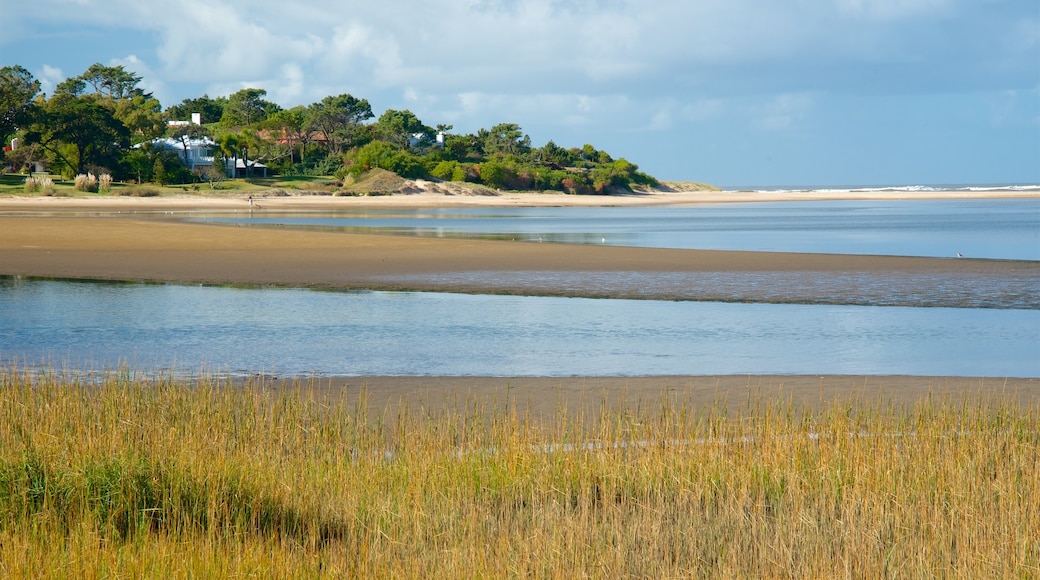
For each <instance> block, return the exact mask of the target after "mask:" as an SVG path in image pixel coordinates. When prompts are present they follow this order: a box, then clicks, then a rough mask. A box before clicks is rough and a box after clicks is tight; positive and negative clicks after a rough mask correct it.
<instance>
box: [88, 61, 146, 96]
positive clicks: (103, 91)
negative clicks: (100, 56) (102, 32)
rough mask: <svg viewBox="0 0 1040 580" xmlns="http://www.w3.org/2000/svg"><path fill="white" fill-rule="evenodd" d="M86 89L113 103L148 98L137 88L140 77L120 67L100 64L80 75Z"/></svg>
mask: <svg viewBox="0 0 1040 580" xmlns="http://www.w3.org/2000/svg"><path fill="white" fill-rule="evenodd" d="M78 78H79V80H81V81H83V83H84V84H85V86H86V88H87V89H93V90H94V93H93V94H95V95H97V96H99V97H108V98H110V99H112V100H114V101H119V100H122V99H129V98H132V97H134V96H148V97H150V96H151V94H149V93H145V92H144V91H143V90H142V89H141V88H140V87H139V86H138V84H140V82H141V77H140V76H138V75H137V74H135V73H133V72H131V71H128V70H126V69H125V68H123V66H122V65H120V66H105V65H103V64H101V63H95V64H92V65H90V68H88V69H87V70H86V72H84V73H83V74H82V75H80V76H79V77H78Z"/></svg>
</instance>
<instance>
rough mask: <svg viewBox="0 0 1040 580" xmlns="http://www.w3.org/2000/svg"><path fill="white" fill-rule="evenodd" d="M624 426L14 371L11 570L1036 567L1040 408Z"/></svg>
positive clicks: (291, 389) (14, 573)
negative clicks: (1039, 417) (378, 405)
mask: <svg viewBox="0 0 1040 580" xmlns="http://www.w3.org/2000/svg"><path fill="white" fill-rule="evenodd" d="M604 409H605V410H604V411H603V412H602V413H601V414H599V415H596V416H585V415H582V414H581V413H574V412H573V410H568V409H566V408H560V409H559V410H558V412H557V413H555V414H553V415H552V416H549V417H542V416H535V415H533V414H532V413H531V412H529V411H528V410H526V408H525V405H524V401H523V398H522V396H517V395H515V394H514V395H513V398H512V399H510V400H496V401H491V402H489V401H486V400H478V399H471V398H463V399H460V400H459V401H457V403H456V404H455V405H448V406H447V407H439V406H427V405H425V404H423V402H422V401H421V400H415V401H411V402H402V403H401V404H400V405H397V406H395V407H394V408H392V409H378V408H373V407H371V406H370V405H369V404H368V403H367V399H366V396H365V393H364V392H347V391H346V390H337V389H331V388H328V387H326V386H324V385H322V384H321V382H320V381H318V380H310V381H298V382H296V383H294V384H292V385H289V386H284V385H282V386H278V385H273V384H271V383H269V382H266V381H265V380H264V379H262V378H257V377H255V378H254V379H252V380H248V381H244V382H243V383H234V384H233V383H231V382H229V381H227V380H224V379H218V378H212V377H207V376H202V375H200V376H198V377H194V378H190V379H175V378H171V377H164V376H150V377H146V376H142V375H137V374H135V373H134V372H132V371H129V370H122V371H118V372H114V373H62V372H49V371H46V370H44V371H40V370H38V369H34V370H27V369H20V368H16V367H4V368H0V576H3V577H7V578H10V577H48V576H53V575H61V576H68V577H101V576H130V577H187V576H204V577H212V576H221V577H228V576H239V575H261V576H269V577H317V576H324V575H327V576H333V577H358V576H360V577H398V576H409V577H474V576H477V577H479V576H543V577H563V576H566V577H583V576H584V577H589V576H594V577H622V576H635V577H679V576H682V577H687V576H720V577H777V576H783V577H792V576H793V577H821V576H835V575H842V576H851V577H880V576H905V577H933V576H942V577H948V576H957V577H1032V576H1035V575H1037V573H1038V572H1040V540H1038V539H1037V535H1036V530H1037V529H1040V507H1038V506H1040V455H1038V453H1037V449H1038V448H1040V433H1038V412H1040V408H1038V407H1037V406H1036V404H1035V403H1030V404H1025V405H1024V406H1023V404H1022V403H1020V402H1015V401H1013V400H1011V399H1008V400H1001V399H1000V397H999V396H996V397H994V396H988V397H982V396H980V397H979V398H978V399H970V398H969V399H963V400H945V399H942V398H940V397H935V396H930V397H926V398H923V399H922V400H920V401H919V402H918V403H916V404H914V405H911V406H897V405H893V404H889V403H886V402H885V401H884V400H877V401H862V400H860V401H841V400H837V401H834V402H833V403H830V404H826V403H824V404H821V405H820V406H818V407H813V408H795V407H794V406H792V405H791V404H790V403H784V402H783V401H782V400H778V399H770V400H769V401H761V400H755V399H753V398H749V399H748V400H747V401H746V402H745V403H741V404H739V405H736V406H734V405H731V404H726V402H725V401H720V402H719V404H716V405H714V406H710V407H708V408H702V407H696V406H691V405H689V404H685V403H683V402H682V401H681V400H676V401H672V402H666V403H656V404H646V403H643V402H641V401H631V402H629V403H627V404H626V403H619V404H612V405H611V406H609V407H604Z"/></svg>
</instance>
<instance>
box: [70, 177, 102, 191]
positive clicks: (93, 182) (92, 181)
mask: <svg viewBox="0 0 1040 580" xmlns="http://www.w3.org/2000/svg"><path fill="white" fill-rule="evenodd" d="M73 188H74V189H75V190H76V191H86V192H90V193H93V192H96V191H97V190H98V179H97V177H96V176H95V175H94V174H93V173H87V174H86V175H84V174H82V173H80V174H79V175H77V176H76V181H75V184H74V185H73Z"/></svg>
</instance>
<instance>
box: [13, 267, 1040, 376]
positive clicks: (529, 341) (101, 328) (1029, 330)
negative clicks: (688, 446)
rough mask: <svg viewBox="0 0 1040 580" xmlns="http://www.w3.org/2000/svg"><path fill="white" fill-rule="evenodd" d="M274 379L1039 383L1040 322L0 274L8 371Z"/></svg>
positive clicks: (891, 310) (995, 313)
mask: <svg viewBox="0 0 1040 580" xmlns="http://www.w3.org/2000/svg"><path fill="white" fill-rule="evenodd" d="M12 360H16V361H19V362H20V363H22V364H26V363H27V364H30V365H35V364H41V363H44V364H50V365H56V366H61V365H66V366H68V367H69V368H71V369H73V370H84V369H98V370H104V369H112V368H114V367H116V366H118V365H120V364H129V365H130V366H131V367H133V368H135V369H144V370H175V371H179V372H184V373H192V372H197V371H199V370H201V369H203V368H207V369H209V370H212V371H217V372H225V373H231V374H247V373H252V372H260V371H264V372H269V373H273V374H277V375H281V376H284V375H300V374H310V373H316V374H324V375H499V376H513V375H550V376H566V375H663V374H696V375H700V374H731V373H737V374H739V373H785V374H794V373H827V374H843V373H855V374H858V373H863V374H909V375H945V374H952V375H965V376H1024V377H1037V376H1040V310H992V309H965V308H958V309H947V308H897V307H868V306H824V305H813V306H801V305H777V304H723V303H711V302H661V301H650V300H590V299H578V298H538V297H515V296H470V295H458V294H436V293H386V292H318V291H309V290H286V289H232V288H214V287H189V286H176V285H144V284H107V283H76V282H53V281H35V280H25V279H17V278H0V361H3V362H4V363H10V362H11V361H12Z"/></svg>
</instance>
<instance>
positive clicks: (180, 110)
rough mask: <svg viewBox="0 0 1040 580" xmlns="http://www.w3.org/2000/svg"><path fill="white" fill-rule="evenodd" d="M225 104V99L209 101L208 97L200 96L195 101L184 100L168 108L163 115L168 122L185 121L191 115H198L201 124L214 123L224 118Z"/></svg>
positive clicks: (218, 98)
mask: <svg viewBox="0 0 1040 580" xmlns="http://www.w3.org/2000/svg"><path fill="white" fill-rule="evenodd" d="M227 102H228V99H227V97H217V98H215V99H211V98H210V97H209V95H202V96H201V97H199V98H197V99H184V100H183V101H181V102H180V103H178V104H176V105H173V106H171V107H168V108H167V109H166V111H164V112H163V115H164V116H165V117H166V120H168V121H187V120H189V119H191V114H192V113H198V114H199V115H201V116H202V123H203V124H208V123H216V122H218V121H220V119H221V118H222V117H223V116H224V107H225V106H226V105H227Z"/></svg>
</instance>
